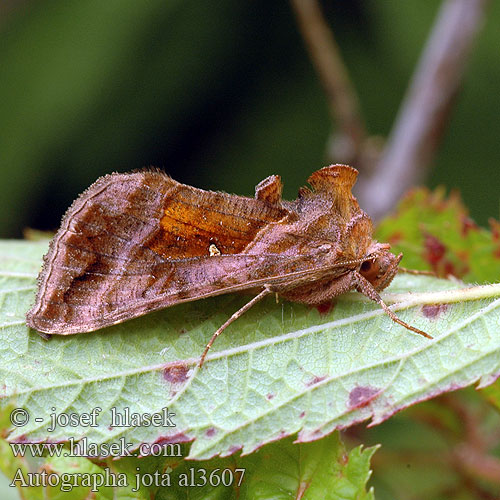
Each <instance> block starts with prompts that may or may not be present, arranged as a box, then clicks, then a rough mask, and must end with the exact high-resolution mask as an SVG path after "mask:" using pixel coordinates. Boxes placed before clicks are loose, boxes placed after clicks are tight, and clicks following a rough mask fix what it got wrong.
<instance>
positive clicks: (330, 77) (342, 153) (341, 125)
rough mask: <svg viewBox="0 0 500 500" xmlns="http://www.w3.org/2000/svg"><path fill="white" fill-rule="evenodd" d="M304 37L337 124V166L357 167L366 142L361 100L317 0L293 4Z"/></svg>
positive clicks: (331, 113)
mask: <svg viewBox="0 0 500 500" xmlns="http://www.w3.org/2000/svg"><path fill="white" fill-rule="evenodd" d="M290 1H291V4H292V6H293V8H294V10H295V13H296V16H297V21H298V24H299V28H300V31H301V33H302V37H303V38H304V41H305V43H306V45H307V48H308V50H309V55H310V57H311V60H312V62H313V64H314V67H315V69H316V71H317V73H318V76H319V79H320V81H321V84H322V86H323V88H324V91H325V93H326V97H327V100H328V108H329V111H330V115H331V117H332V120H333V121H334V122H335V123H336V125H337V129H338V130H339V131H340V133H339V132H337V133H336V134H335V136H334V141H333V142H334V145H333V149H334V151H333V154H332V155H331V156H333V157H334V158H335V160H336V161H337V162H344V163H356V159H357V157H358V156H359V154H360V151H361V149H362V145H363V143H364V141H365V138H366V129H365V125H364V122H363V119H362V118H361V113H360V110H359V100H358V97H357V95H356V92H355V90H354V87H353V85H352V84H351V81H350V79H349V75H348V73H347V69H346V67H345V65H344V63H343V61H342V56H341V55H340V50H339V48H338V45H337V43H336V42H335V38H334V37H333V33H332V31H331V30H330V28H329V26H328V24H327V23H326V21H325V19H324V17H323V13H322V12H321V8H320V6H319V4H318V1H317V0H290Z"/></svg>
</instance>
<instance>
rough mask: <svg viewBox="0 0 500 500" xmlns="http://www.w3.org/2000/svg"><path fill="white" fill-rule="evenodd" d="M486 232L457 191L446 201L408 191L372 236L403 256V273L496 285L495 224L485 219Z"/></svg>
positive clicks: (499, 254) (440, 193)
mask: <svg viewBox="0 0 500 500" xmlns="http://www.w3.org/2000/svg"><path fill="white" fill-rule="evenodd" d="M490 226H491V232H490V231H488V230H486V229H483V228H481V227H478V226H477V225H476V223H475V222H474V221H473V220H471V219H470V218H469V213H468V210H467V208H466V207H465V206H464V204H463V203H462V200H461V198H460V196H459V195H458V193H457V192H454V193H452V195H450V196H449V197H446V196H445V191H444V189H442V188H438V189H436V190H435V191H433V192H431V191H430V190H428V189H426V188H417V189H413V190H411V191H410V192H409V193H408V194H407V195H406V196H405V197H404V198H403V199H402V200H401V201H400V202H399V204H398V208H397V210H396V213H395V214H394V215H393V216H392V217H387V218H386V219H384V220H383V221H382V222H381V224H380V225H379V227H378V228H377V231H376V237H377V239H378V240H379V241H387V242H389V243H391V245H392V250H393V251H394V253H398V252H403V255H404V259H403V263H402V264H403V265H404V266H405V267H407V268H409V269H431V270H433V271H434V272H436V273H437V274H439V275H440V276H447V275H449V274H452V275H454V276H456V277H458V278H461V279H463V280H465V281H470V282H488V283H491V282H493V281H500V223H499V222H498V221H495V220H494V219H490Z"/></svg>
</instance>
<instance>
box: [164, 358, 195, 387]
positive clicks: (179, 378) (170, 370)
mask: <svg viewBox="0 0 500 500" xmlns="http://www.w3.org/2000/svg"><path fill="white" fill-rule="evenodd" d="M188 371H189V369H188V367H187V366H186V365H183V364H181V363H174V364H168V365H167V366H166V367H165V368H164V369H163V378H164V379H165V380H166V381H167V382H170V383H171V384H176V385H177V384H182V383H184V382H186V380H187V379H188V376H187V373H188Z"/></svg>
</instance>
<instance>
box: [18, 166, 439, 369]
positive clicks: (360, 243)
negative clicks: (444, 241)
mask: <svg viewBox="0 0 500 500" xmlns="http://www.w3.org/2000/svg"><path fill="white" fill-rule="evenodd" d="M357 175H358V171H357V170H356V169H354V168H352V167H349V166H347V165H330V166H328V167H324V168H322V169H321V170H318V171H316V172H314V173H313V174H312V175H311V176H310V177H309V179H308V183H309V185H310V186H311V187H310V188H308V187H302V188H300V190H299V194H298V198H297V199H296V200H295V201H284V200H282V198H281V193H282V183H281V179H280V177H279V176H277V175H272V176H270V177H267V178H266V179H264V180H263V181H261V182H260V183H259V184H258V185H257V186H256V189H255V198H248V197H243V196H236V195H230V194H226V193H222V192H212V191H204V190H201V189H197V188H194V187H191V186H187V185H184V184H180V183H179V182H176V181H175V180H173V179H172V178H170V177H169V176H167V175H166V174H165V173H163V172H161V171H155V170H144V171H138V172H133V173H128V174H111V175H106V176H104V177H101V178H100V179H98V180H97V181H96V182H95V183H94V184H93V185H92V186H90V187H89V188H88V189H87V190H86V191H85V192H84V193H83V194H82V195H80V197H79V198H78V199H77V200H76V201H75V202H74V203H73V205H72V206H71V207H70V208H69V210H68V211H67V213H66V215H65V216H64V218H63V220H62V223H61V228H60V229H59V231H58V232H57V234H56V235H55V237H54V238H53V240H52V241H51V243H50V247H49V251H48V253H47V254H46V255H45V257H44V264H43V268H42V271H41V273H40V276H39V287H38V293H37V297H36V302H35V304H34V306H33V308H32V309H31V310H30V311H29V312H28V313H27V317H26V318H27V324H28V325H29V326H30V327H32V328H34V329H35V330H38V331H39V332H44V333H49V334H58V335H70V334H75V333H83V332H91V331H93V330H97V329H100V328H104V327H107V326H110V325H114V324H117V323H121V322H123V321H126V320H128V319H131V318H135V317H137V316H141V315H143V314H146V313H148V312H150V311H154V310H157V309H161V308H165V307H169V306H173V305H176V304H180V303H182V302H187V301H192V300H198V299H202V298H205V297H211V296H214V295H221V294H225V293H231V292H237V291H252V292H254V293H255V296H254V297H253V298H252V299H251V300H250V301H249V302H248V303H247V304H245V305H244V306H243V307H242V308H241V309H239V310H238V311H237V312H236V313H234V314H233V315H232V316H231V317H230V318H229V319H228V320H227V321H226V322H225V323H224V324H223V325H222V326H221V327H220V328H219V329H218V330H217V331H216V332H215V333H214V334H213V336H212V338H211V339H210V341H209V343H208V344H207V346H206V348H205V351H204V352H203V354H202V356H201V359H200V366H201V365H202V364H203V361H204V359H205V356H206V355H207V353H208V350H209V349H210V347H211V346H212V344H213V342H214V340H215V338H216V337H217V336H218V335H219V334H220V333H221V332H222V331H223V330H224V329H225V328H226V327H227V326H228V325H229V324H231V323H232V322H233V321H234V320H236V319H237V318H238V317H240V316H241V315H242V314H243V313H244V312H245V311H247V310H248V309H249V308H250V307H252V306H253V305H254V304H255V303H257V302H258V301H259V300H261V299H262V298H263V297H265V296H266V295H269V294H278V295H279V296H281V297H283V298H284V299H286V300H289V301H293V302H299V303H302V304H310V305H320V304H323V303H326V302H329V301H331V300H332V299H334V298H335V297H337V296H339V295H341V294H343V293H346V292H348V291H350V290H357V291H358V292H360V293H362V294H363V295H366V297H368V298H369V299H371V300H373V301H375V302H377V303H378V304H379V305H380V306H381V307H382V308H383V310H384V311H385V312H386V313H387V314H388V315H389V316H390V318H391V319H392V320H393V321H395V322H396V323H399V324H400V325H402V326H404V327H405V328H407V329H408V330H411V331H413V332H416V333H418V334H420V335H423V336H425V337H428V338H432V337H430V335H428V334H427V333H425V332H423V331H421V330H419V329H418V328H415V327H413V326H411V325H408V324H407V323H405V322H404V321H402V320H401V319H399V318H398V317H397V316H396V315H395V314H394V313H393V312H392V311H391V310H390V309H389V308H388V306H387V305H386V304H385V303H384V302H383V300H382V299H381V297H380V295H379V292H380V291H381V290H383V289H384V288H386V287H387V286H388V285H389V283H390V282H391V281H392V279H393V278H394V276H395V275H396V273H397V272H398V267H399V262H400V260H401V258H402V254H400V255H398V256H395V255H394V254H392V253H391V252H390V251H389V249H390V245H389V244H387V243H378V242H377V241H375V240H374V239H373V237H372V234H373V229H372V222H371V219H370V217H369V216H368V215H367V214H366V213H365V212H364V211H363V210H361V208H360V207H359V205H358V202H357V200H356V198H355V197H354V196H353V195H352V193H351V189H352V187H353V185H354V183H355V181H356V177H357Z"/></svg>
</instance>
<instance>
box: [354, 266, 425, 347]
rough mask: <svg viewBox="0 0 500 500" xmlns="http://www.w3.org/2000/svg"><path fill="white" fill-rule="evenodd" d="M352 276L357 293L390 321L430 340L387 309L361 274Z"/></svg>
mask: <svg viewBox="0 0 500 500" xmlns="http://www.w3.org/2000/svg"><path fill="white" fill-rule="evenodd" d="M353 274H354V280H355V283H356V289H357V290H358V292H360V293H362V294H363V295H365V296H366V297H368V298H369V299H371V300H373V301H375V302H376V303H377V304H378V305H379V306H380V307H381V308H382V309H383V310H384V311H385V313H386V314H387V315H388V316H389V317H390V318H391V319H392V321H394V322H396V323H398V324H399V325H401V326H404V327H405V328H406V329H407V330H411V331H412V332H415V333H418V334H419V335H423V336H424V337H426V338H428V339H432V337H431V336H430V335H429V334H428V333H425V332H424V331H422V330H419V329H418V328H415V327H414V326H411V325H409V324H408V323H405V322H404V321H403V320H402V319H399V318H398V317H397V316H396V315H395V314H394V313H393V312H392V311H391V310H390V309H389V307H387V304H386V303H385V302H384V301H383V300H382V298H381V297H380V295H379V294H378V292H377V290H375V288H373V286H372V284H371V283H370V282H369V281H368V280H367V279H366V278H365V277H364V276H362V275H361V274H359V273H358V272H357V271H354V272H353Z"/></svg>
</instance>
